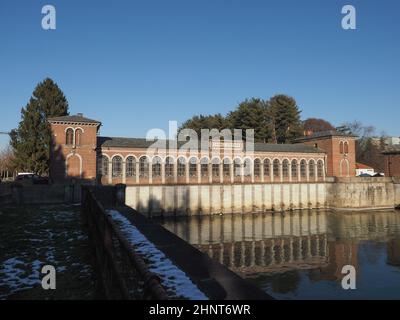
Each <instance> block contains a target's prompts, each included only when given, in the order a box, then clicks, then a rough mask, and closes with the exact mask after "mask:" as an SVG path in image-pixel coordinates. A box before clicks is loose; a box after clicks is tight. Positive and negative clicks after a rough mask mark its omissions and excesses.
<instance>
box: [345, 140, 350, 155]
mask: <svg viewBox="0 0 400 320" xmlns="http://www.w3.org/2000/svg"><path fill="white" fill-rule="evenodd" d="M344 153H346V154H347V153H349V143H348V142H347V141H345V142H344Z"/></svg>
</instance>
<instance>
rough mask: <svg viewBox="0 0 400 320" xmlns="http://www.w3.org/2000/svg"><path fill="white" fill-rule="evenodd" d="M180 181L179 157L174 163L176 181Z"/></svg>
mask: <svg viewBox="0 0 400 320" xmlns="http://www.w3.org/2000/svg"><path fill="white" fill-rule="evenodd" d="M177 182H178V159H176V160H175V163H174V183H177Z"/></svg>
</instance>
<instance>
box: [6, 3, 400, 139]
mask: <svg viewBox="0 0 400 320" xmlns="http://www.w3.org/2000/svg"><path fill="white" fill-rule="evenodd" d="M45 4H52V5H54V6H55V7H56V9H57V30H55V31H44V30H43V29H42V28H41V19H42V14H41V8H42V6H43V5H45ZM345 4H352V5H354V6H355V7H356V9H357V30H355V31H345V30H343V29H342V28H341V18H342V14H341V8H342V6H343V5H345ZM399 31H400V2H399V1H398V0H392V1H391V0H362V1H360V0H346V1H342V0H324V1H321V0H303V1H298V0H292V1H289V0H280V1H268V0H260V1H255V0H246V1H244V0H240V1H238V0H225V1H223V0H169V1H165V0H159V1H155V0H146V1H144V0H142V1H135V0H133V1H128V0H127V1H88V0H85V1H72V0H68V1H67V0H63V1H54V0H48V1H34V0H30V1H22V0H12V1H11V0H1V2H0V37H1V42H0V57H1V59H0V108H1V114H0V131H4V130H10V129H12V128H14V127H16V126H17V124H18V121H19V119H20V109H21V107H23V106H25V105H26V103H27V101H28V99H29V97H30V95H31V93H32V91H33V89H34V87H35V85H36V84H37V83H38V82H39V81H41V80H43V79H44V78H45V77H51V78H53V79H54V80H55V81H56V82H57V83H58V84H59V86H60V87H61V88H62V90H63V91H64V93H65V95H66V96H67V98H68V101H69V104H70V111H71V113H77V112H82V113H84V114H85V115H86V116H88V117H92V118H95V119H98V120H101V121H102V122H103V127H102V131H101V133H102V135H112V136H131V137H135V136H145V134H146V132H147V130H149V129H151V128H167V125H168V120H178V121H183V120H185V119H187V118H189V117H191V116H192V115H194V114H199V113H203V114H209V113H216V112H221V113H226V112H228V111H229V110H232V109H233V108H234V107H235V106H236V105H237V103H238V102H240V101H242V100H244V99H245V98H249V97H261V98H269V97H271V96H272V95H274V94H276V93H285V94H289V95H292V96H293V97H295V98H296V100H297V102H298V105H299V106H300V108H301V109H302V117H303V118H304V119H305V118H307V117H321V118H324V119H327V120H329V121H331V122H332V123H333V124H334V125H339V124H341V123H342V122H344V121H351V120H354V119H357V120H360V121H362V122H363V123H365V124H372V125H374V126H376V128H377V131H378V133H379V132H380V131H383V130H384V131H385V132H386V133H388V134H391V135H397V136H399V135H400V130H399V118H400V105H399V101H400V88H399V85H400V80H399V76H400V41H399V34H400V32H399ZM1 144H3V145H4V137H3V138H1V137H0V145H1Z"/></svg>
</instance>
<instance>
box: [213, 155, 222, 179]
mask: <svg viewBox="0 0 400 320" xmlns="http://www.w3.org/2000/svg"><path fill="white" fill-rule="evenodd" d="M211 163H212V176H213V177H219V164H220V160H219V159H217V158H215V159H213V160H212V162H211Z"/></svg>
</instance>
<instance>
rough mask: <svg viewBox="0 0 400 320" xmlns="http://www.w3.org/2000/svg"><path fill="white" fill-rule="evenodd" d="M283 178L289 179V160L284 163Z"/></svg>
mask: <svg viewBox="0 0 400 320" xmlns="http://www.w3.org/2000/svg"><path fill="white" fill-rule="evenodd" d="M282 176H283V177H284V178H289V160H287V159H285V160H283V162H282Z"/></svg>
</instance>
